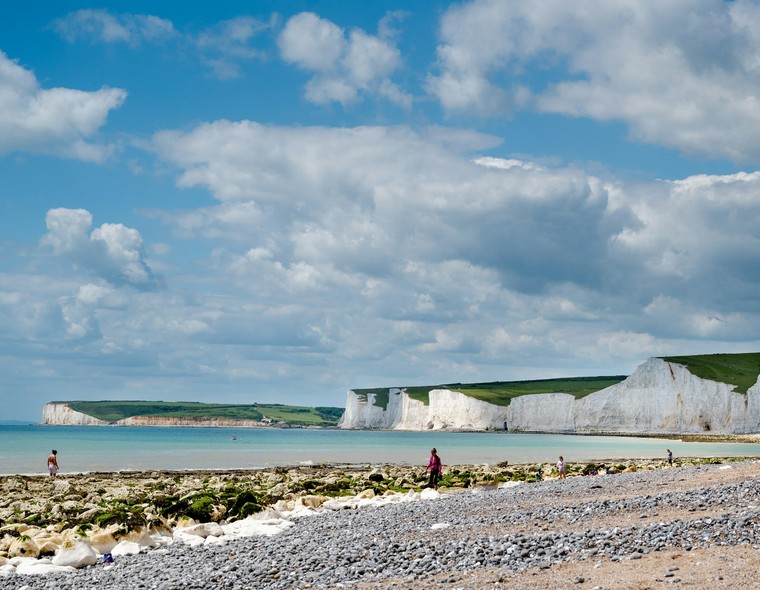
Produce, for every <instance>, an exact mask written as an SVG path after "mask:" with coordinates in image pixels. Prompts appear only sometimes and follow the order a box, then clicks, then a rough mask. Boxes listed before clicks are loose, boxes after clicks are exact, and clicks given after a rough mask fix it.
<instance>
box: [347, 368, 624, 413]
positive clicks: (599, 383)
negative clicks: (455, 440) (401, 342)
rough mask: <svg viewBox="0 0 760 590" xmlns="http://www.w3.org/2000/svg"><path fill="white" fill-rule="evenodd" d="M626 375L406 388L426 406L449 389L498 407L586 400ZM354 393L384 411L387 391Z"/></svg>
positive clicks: (413, 397)
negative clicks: (542, 396) (519, 401)
mask: <svg viewBox="0 0 760 590" xmlns="http://www.w3.org/2000/svg"><path fill="white" fill-rule="evenodd" d="M625 378H626V376H625V375H615V376H611V377H568V378H562V379H539V380H535V381H493V382H491V383H448V384H444V385H424V386H415V387H405V388H403V389H404V391H406V393H407V395H408V396H409V397H410V398H412V399H416V400H418V401H421V402H422V403H424V404H425V405H427V404H429V403H430V391H431V390H433V389H449V390H451V391H458V392H460V393H463V394H464V395H467V396H469V397H473V398H475V399H479V400H481V401H484V402H488V403H489V404H494V405H497V406H508V405H509V402H510V401H511V400H512V399H513V398H516V397H519V396H521V395H532V394H536V393H568V394H570V395H573V396H575V397H576V398H581V397H585V396H587V395H589V394H591V393H594V392H596V391H600V390H602V389H604V388H606V387H610V386H611V385H615V384H617V383H620V382H621V381H622V380H623V379H625ZM353 391H354V393H356V394H357V395H360V396H363V397H364V398H365V399H366V396H367V394H370V393H374V394H375V404H374V405H376V406H378V407H381V408H383V409H386V408H387V406H388V397H389V391H390V389H388V388H385V389H382V388H381V389H354V390H353Z"/></svg>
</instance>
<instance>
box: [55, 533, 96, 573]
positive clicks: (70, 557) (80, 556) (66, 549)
mask: <svg viewBox="0 0 760 590" xmlns="http://www.w3.org/2000/svg"><path fill="white" fill-rule="evenodd" d="M50 561H51V563H52V564H53V565H57V566H69V567H74V568H79V567H85V566H87V565H95V564H96V563H97V562H98V554H97V552H96V551H95V550H94V549H93V548H92V546H91V545H90V542H89V541H88V540H86V539H77V540H75V541H73V542H72V541H66V542H65V543H64V544H63V545H62V546H61V547H60V548H59V549H58V551H57V552H56V554H55V556H54V557H53V559H51V560H50Z"/></svg>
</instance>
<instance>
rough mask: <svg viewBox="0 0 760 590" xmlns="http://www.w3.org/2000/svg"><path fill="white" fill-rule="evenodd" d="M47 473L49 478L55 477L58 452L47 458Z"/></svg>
mask: <svg viewBox="0 0 760 590" xmlns="http://www.w3.org/2000/svg"><path fill="white" fill-rule="evenodd" d="M48 473H49V474H50V477H55V476H56V474H57V473H58V451H56V450H55V449H53V451H52V452H51V453H50V455H49V456H48Z"/></svg>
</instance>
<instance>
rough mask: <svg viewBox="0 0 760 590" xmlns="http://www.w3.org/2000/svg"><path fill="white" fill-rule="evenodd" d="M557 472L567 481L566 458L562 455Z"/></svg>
mask: <svg viewBox="0 0 760 590" xmlns="http://www.w3.org/2000/svg"><path fill="white" fill-rule="evenodd" d="M557 472H558V473H559V478H560V479H565V458H564V457H563V456H562V455H560V456H559V461H557Z"/></svg>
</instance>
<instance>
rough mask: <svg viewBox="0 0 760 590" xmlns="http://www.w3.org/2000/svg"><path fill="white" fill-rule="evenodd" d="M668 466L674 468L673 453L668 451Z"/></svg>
mask: <svg viewBox="0 0 760 590" xmlns="http://www.w3.org/2000/svg"><path fill="white" fill-rule="evenodd" d="M668 465H670V466H671V467H673V451H671V450H670V449H668Z"/></svg>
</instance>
